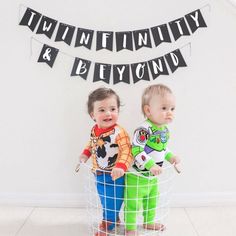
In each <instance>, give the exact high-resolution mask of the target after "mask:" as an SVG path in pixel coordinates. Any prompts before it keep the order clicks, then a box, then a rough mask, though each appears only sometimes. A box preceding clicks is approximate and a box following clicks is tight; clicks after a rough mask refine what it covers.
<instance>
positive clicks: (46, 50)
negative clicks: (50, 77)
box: [38, 44, 59, 68]
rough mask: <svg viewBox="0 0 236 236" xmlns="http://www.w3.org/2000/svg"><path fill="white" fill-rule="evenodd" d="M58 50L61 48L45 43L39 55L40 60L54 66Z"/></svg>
mask: <svg viewBox="0 0 236 236" xmlns="http://www.w3.org/2000/svg"><path fill="white" fill-rule="evenodd" d="M58 51H59V49H57V48H54V47H50V46H48V45H47V44H44V45H43V48H42V51H41V53H40V55H39V58H38V62H45V63H47V64H48V65H49V66H50V67H51V68H52V67H53V64H54V62H55V60H56V57H57V54H58Z"/></svg>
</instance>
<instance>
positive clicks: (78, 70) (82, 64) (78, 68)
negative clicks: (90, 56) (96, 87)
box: [71, 57, 91, 80]
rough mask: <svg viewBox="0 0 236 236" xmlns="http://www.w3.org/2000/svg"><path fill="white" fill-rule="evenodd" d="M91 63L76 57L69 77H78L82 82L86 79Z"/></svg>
mask: <svg viewBox="0 0 236 236" xmlns="http://www.w3.org/2000/svg"><path fill="white" fill-rule="evenodd" d="M90 65H91V61H88V60H85V59H81V58H78V57H76V58H75V61H74V65H73V68H72V71H71V76H80V77H81V78H83V79H84V80H86V79H87V76H88V72H89V68H90Z"/></svg>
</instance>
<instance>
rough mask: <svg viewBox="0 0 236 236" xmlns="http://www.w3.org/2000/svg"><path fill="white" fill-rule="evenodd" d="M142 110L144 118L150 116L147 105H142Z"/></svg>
mask: <svg viewBox="0 0 236 236" xmlns="http://www.w3.org/2000/svg"><path fill="white" fill-rule="evenodd" d="M143 110H144V113H145V115H146V116H149V115H150V107H149V105H144V107H143Z"/></svg>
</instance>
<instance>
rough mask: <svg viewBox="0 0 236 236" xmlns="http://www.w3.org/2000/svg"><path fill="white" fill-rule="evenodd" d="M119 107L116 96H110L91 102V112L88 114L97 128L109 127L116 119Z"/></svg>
mask: <svg viewBox="0 0 236 236" xmlns="http://www.w3.org/2000/svg"><path fill="white" fill-rule="evenodd" d="M118 114H119V108H118V106H117V98H116V97H115V96H111V97H109V98H106V99H104V100H101V101H96V102H94V104H93V112H92V113H91V114H90V115H91V117H92V119H94V120H95V122H96V123H97V125H98V127H99V128H103V129H105V128H109V127H111V126H112V125H114V124H116V122H117V120H118Z"/></svg>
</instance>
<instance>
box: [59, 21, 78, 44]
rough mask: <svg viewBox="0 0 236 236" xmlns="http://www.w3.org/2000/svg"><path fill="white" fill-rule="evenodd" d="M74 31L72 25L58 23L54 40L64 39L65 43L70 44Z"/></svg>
mask: <svg viewBox="0 0 236 236" xmlns="http://www.w3.org/2000/svg"><path fill="white" fill-rule="evenodd" d="M74 31H75V27H74V26H71V25H67V24H63V23H60V25H59V28H58V31H57V35H56V39H55V41H64V42H65V43H67V44H68V45H70V44H71V40H72V37H73V34H74Z"/></svg>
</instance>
